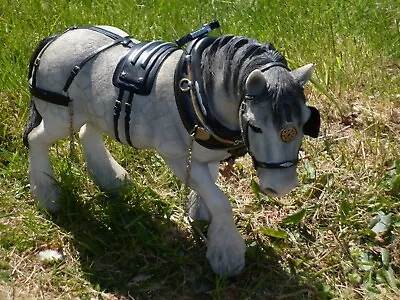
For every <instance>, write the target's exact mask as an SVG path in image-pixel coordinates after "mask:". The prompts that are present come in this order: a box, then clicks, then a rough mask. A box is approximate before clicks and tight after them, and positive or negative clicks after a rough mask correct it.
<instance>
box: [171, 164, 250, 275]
mask: <svg viewBox="0 0 400 300" xmlns="http://www.w3.org/2000/svg"><path fill="white" fill-rule="evenodd" d="M164 159H165V161H166V163H167V164H168V165H169V167H170V168H171V170H172V171H173V172H174V173H175V174H176V175H177V176H178V177H179V178H180V179H181V180H185V179H184V178H185V176H186V160H185V159H168V158H164ZM213 177H215V176H213V174H211V171H210V167H209V165H208V164H205V163H199V162H196V161H193V162H192V166H191V174H190V180H189V186H190V187H191V188H192V189H193V190H195V191H196V193H197V194H198V196H200V197H201V199H202V200H203V201H204V204H205V205H206V206H207V209H208V211H209V213H210V215H211V216H210V217H211V223H210V226H209V227H208V232H207V259H208V261H209V263H210V265H211V267H212V269H213V271H214V272H215V273H217V274H218V275H221V276H234V275H238V274H239V273H240V272H241V271H242V269H243V267H244V264H245V252H246V245H245V243H244V240H243V238H242V236H241V235H240V233H239V231H238V230H237V228H236V226H235V223H234V220H233V215H232V208H231V204H230V202H229V199H228V197H227V196H226V195H225V194H224V193H223V192H222V191H221V190H220V189H219V188H218V187H217V185H216V184H215V180H214V178H213Z"/></svg>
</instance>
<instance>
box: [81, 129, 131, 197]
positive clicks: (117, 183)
mask: <svg viewBox="0 0 400 300" xmlns="http://www.w3.org/2000/svg"><path fill="white" fill-rule="evenodd" d="M79 138H80V139H81V142H82V148H83V152H84V154H85V158H86V164H87V168H88V170H89V173H90V174H91V175H92V177H93V180H94V182H95V183H96V184H97V185H98V186H100V187H101V188H102V189H104V190H107V191H112V190H115V189H117V188H119V187H121V186H122V185H123V184H124V183H125V182H126V179H128V177H129V176H128V173H127V172H126V170H125V169H124V168H123V167H121V165H119V164H118V163H117V162H116V161H115V159H114V158H113V157H112V155H111V154H110V152H109V151H108V149H107V148H106V146H105V145H104V141H103V136H102V134H101V133H100V132H99V131H98V130H97V129H96V128H94V127H93V126H92V125H90V124H85V125H83V126H82V128H81V130H80V131H79Z"/></svg>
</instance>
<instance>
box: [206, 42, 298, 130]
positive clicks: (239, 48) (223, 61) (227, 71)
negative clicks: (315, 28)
mask: <svg viewBox="0 0 400 300" xmlns="http://www.w3.org/2000/svg"><path fill="white" fill-rule="evenodd" d="M269 62H281V63H283V64H285V65H286V66H287V61H286V59H285V57H284V56H283V55H282V54H280V53H279V52H278V51H277V50H276V49H275V47H274V46H273V44H271V43H264V44H260V43H259V42H257V40H255V39H252V38H246V37H242V36H233V35H224V36H221V37H219V38H217V39H216V40H215V41H214V42H213V43H212V44H211V46H209V47H207V48H206V49H205V50H204V52H203V54H202V73H203V79H204V81H203V84H204V89H205V91H206V93H207V94H208V96H210V97H211V96H212V94H213V91H214V86H215V82H216V81H217V80H219V81H221V80H222V83H223V89H224V92H225V94H226V95H228V97H229V98H230V99H232V101H236V102H238V101H240V100H241V99H243V96H244V95H243V93H244V84H245V80H246V78H247V76H249V74H250V73H251V72H252V71H253V70H255V69H261V68H262V67H263V66H265V65H266V64H267V63H269ZM267 72H268V73H269V74H270V76H268V80H267V86H266V94H267V97H268V98H269V99H271V102H272V103H271V104H272V110H273V111H274V119H275V120H274V123H275V124H278V125H277V126H280V125H279V124H282V123H283V122H284V121H285V120H287V119H290V117H289V114H290V112H289V111H292V112H293V113H294V114H295V115H297V116H300V113H301V112H300V105H299V103H298V102H297V100H295V99H298V98H300V99H303V101H304V102H305V96H304V93H303V89H302V88H301V87H300V86H299V85H298V83H297V82H296V81H295V80H294V78H293V77H292V76H290V75H289V73H288V72H287V71H286V70H285V69H283V68H272V69H269V70H268V71H267ZM238 103H239V102H238ZM290 108H292V109H290Z"/></svg>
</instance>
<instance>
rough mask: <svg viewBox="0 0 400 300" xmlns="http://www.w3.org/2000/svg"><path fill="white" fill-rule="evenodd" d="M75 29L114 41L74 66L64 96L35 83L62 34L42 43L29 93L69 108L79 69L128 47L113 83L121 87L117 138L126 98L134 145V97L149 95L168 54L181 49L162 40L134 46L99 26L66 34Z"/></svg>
mask: <svg viewBox="0 0 400 300" xmlns="http://www.w3.org/2000/svg"><path fill="white" fill-rule="evenodd" d="M74 29H89V30H93V31H96V32H99V33H102V34H104V35H105V36H107V37H109V38H111V39H112V40H113V41H112V42H111V43H109V44H106V45H104V46H102V47H100V48H98V49H97V50H96V51H94V52H93V53H91V54H90V55H88V56H87V57H86V58H85V59H84V60H82V61H81V62H80V63H79V64H77V65H76V66H74V68H73V69H72V70H71V73H70V76H69V77H68V79H67V81H66V83H65V85H64V87H63V89H62V91H61V93H58V92H53V91H49V90H45V89H42V88H40V87H38V86H37V84H36V73H37V70H38V67H39V64H40V59H41V57H42V55H43V53H44V52H45V50H46V49H47V48H48V47H49V45H50V44H51V43H52V42H53V41H55V40H56V39H57V38H58V37H59V35H57V36H52V37H49V38H47V39H45V40H43V41H42V43H41V44H40V45H39V47H38V49H37V50H36V51H35V52H34V54H33V58H32V60H31V61H32V63H31V66H30V71H29V78H30V79H31V82H30V86H29V88H30V92H31V94H32V95H33V96H35V97H36V98H39V99H41V100H44V101H47V102H50V103H53V104H57V105H61V106H69V104H70V103H71V102H72V99H71V98H70V97H69V96H68V89H69V87H70V86H71V84H72V82H73V80H74V79H75V77H76V76H77V75H78V73H79V72H80V70H81V69H82V68H83V67H84V66H85V65H86V64H87V63H88V62H89V61H91V60H92V59H94V58H95V57H96V56H98V55H99V54H100V53H102V52H104V51H106V50H107V49H110V48H112V47H113V46H116V45H122V46H124V47H125V48H128V49H129V50H128V51H127V52H126V53H125V55H123V56H122V57H121V59H120V61H119V62H118V64H117V67H116V69H115V71H114V76H113V84H114V86H115V87H117V88H119V93H118V98H117V99H116V101H115V105H114V135H115V138H116V139H117V140H118V141H119V142H120V138H119V132H118V121H119V117H120V114H121V110H122V106H123V102H124V99H126V101H125V103H124V106H125V124H124V125H125V137H126V141H127V143H128V144H129V145H130V146H132V142H131V138H130V132H129V128H130V126H129V123H130V119H131V112H132V101H133V97H134V95H135V94H139V95H149V94H150V92H151V89H152V87H153V83H154V80H155V77H156V75H157V72H158V70H159V68H160V66H161V65H162V63H163V61H164V60H165V59H166V58H167V57H168V55H170V54H171V53H172V52H174V51H176V50H178V47H177V46H176V45H175V44H173V43H168V42H163V41H153V42H140V43H134V42H133V41H132V40H131V38H130V37H129V36H125V37H123V36H120V35H118V34H115V33H113V32H111V31H109V30H106V29H103V28H101V27H96V26H90V27H86V26H83V27H70V28H68V29H67V30H66V31H65V32H68V31H71V30H74ZM65 32H64V33H65ZM125 95H127V96H125Z"/></svg>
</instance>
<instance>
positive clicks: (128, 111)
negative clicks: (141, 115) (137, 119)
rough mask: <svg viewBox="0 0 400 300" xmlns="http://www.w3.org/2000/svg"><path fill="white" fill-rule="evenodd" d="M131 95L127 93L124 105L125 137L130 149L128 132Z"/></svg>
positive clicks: (131, 93) (130, 143)
mask: <svg viewBox="0 0 400 300" xmlns="http://www.w3.org/2000/svg"><path fill="white" fill-rule="evenodd" d="M133 95H134V94H133V92H132V91H129V95H128V99H127V100H126V103H125V137H126V141H127V143H128V144H129V146H131V147H133V145H132V141H131V134H130V131H129V122H130V121H131V111H132V99H133Z"/></svg>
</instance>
